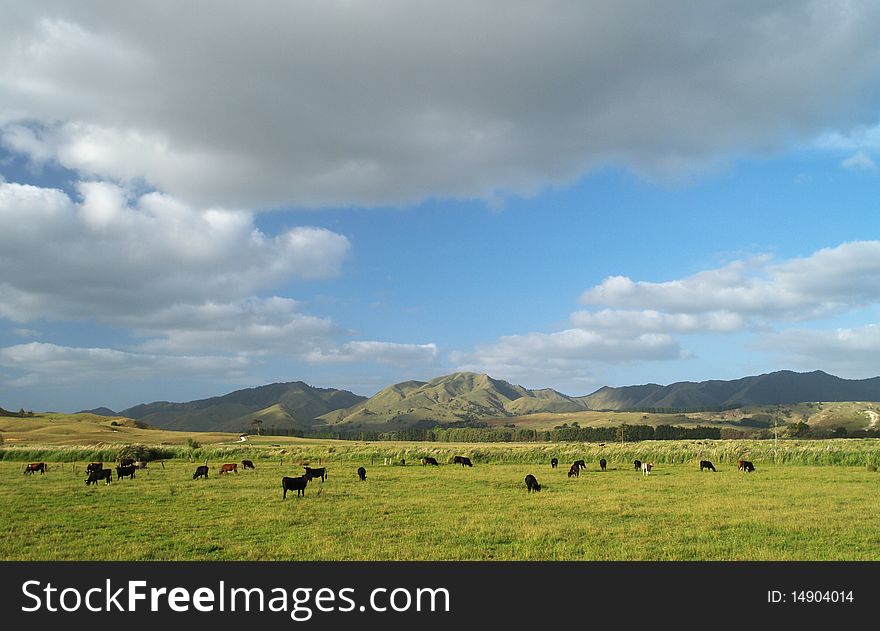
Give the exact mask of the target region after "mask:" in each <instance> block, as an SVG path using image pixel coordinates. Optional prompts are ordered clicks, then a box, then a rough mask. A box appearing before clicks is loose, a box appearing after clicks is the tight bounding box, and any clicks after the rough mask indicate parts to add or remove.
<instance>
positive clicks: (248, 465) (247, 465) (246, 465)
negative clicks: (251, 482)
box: [241, 460, 256, 469]
mask: <svg viewBox="0 0 880 631" xmlns="http://www.w3.org/2000/svg"><path fill="white" fill-rule="evenodd" d="M241 466H242V467H244V468H245V469H256V467H255V466H254V463H253V462H251V461H250V460H242V461H241Z"/></svg>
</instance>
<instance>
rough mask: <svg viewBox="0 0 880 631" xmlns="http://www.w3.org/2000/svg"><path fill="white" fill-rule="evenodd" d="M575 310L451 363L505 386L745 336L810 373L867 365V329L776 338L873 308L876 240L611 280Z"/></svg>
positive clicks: (870, 331)
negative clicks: (498, 378) (559, 324)
mask: <svg viewBox="0 0 880 631" xmlns="http://www.w3.org/2000/svg"><path fill="white" fill-rule="evenodd" d="M581 302H582V303H583V304H585V305H587V306H590V307H599V308H596V309H594V310H590V309H584V310H580V311H576V312H574V313H572V314H571V316H570V321H571V324H572V325H573V326H574V328H569V329H566V330H563V331H558V332H551V333H543V332H532V333H527V334H523V335H510V336H506V337H502V338H500V339H499V340H497V341H496V342H492V343H488V344H482V345H478V346H477V347H476V348H475V349H474V350H473V351H471V352H457V353H453V354H452V356H451V359H452V361H453V363H455V364H456V365H457V366H458V368H459V369H461V370H487V371H493V374H497V375H502V376H508V377H511V378H514V377H516V376H530V375H531V376H534V375H536V374H540V375H544V376H545V377H547V378H556V379H563V378H565V377H566V375H569V376H570V375H580V376H583V377H587V378H588V377H589V376H590V375H591V374H593V372H595V370H596V369H598V368H599V367H601V366H603V365H613V364H619V363H627V362H642V361H664V360H676V359H686V358H690V357H692V356H693V355H692V353H690V352H689V351H688V350H687V349H686V348H685V346H684V345H683V343H682V342H681V339H682V336H686V335H720V334H734V333H738V332H743V331H745V332H749V333H752V334H755V333H757V334H758V335H759V337H760V339H762V340H764V343H762V344H761V345H759V347H760V348H761V349H763V350H774V351H776V352H779V353H782V354H784V355H786V356H787V357H790V358H795V359H797V365H798V366H803V367H810V368H811V369H812V368H815V367H816V366H821V365H822V364H821V362H820V358H824V360H826V361H827V362H828V363H827V366H828V367H831V366H837V365H840V366H841V370H843V358H844V357H845V356H847V354H848V353H850V351H852V352H853V354H852V357H854V358H855V359H854V361H856V362H862V363H860V364H859V365H861V366H868V365H870V361H871V359H869V358H870V357H871V354H872V353H873V352H874V350H875V346H876V345H875V344H874V342H875V341H876V339H878V333H877V330H878V329H876V328H875V327H873V326H870V327H867V328H863V329H853V330H849V329H841V330H837V331H823V330H805V331H794V330H792V331H786V332H782V333H780V332H778V331H777V330H776V329H777V328H778V327H779V325H780V324H788V323H791V322H803V321H810V320H812V321H817V320H821V319H823V318H828V317H831V316H835V315H840V314H846V313H850V312H853V311H855V310H857V309H861V308H865V307H869V306H872V305H876V304H878V303H880V241H855V242H851V243H844V244H841V245H839V246H836V247H832V248H824V249H821V250H818V251H816V252H814V253H812V254H810V255H809V256H806V257H799V258H792V259H789V260H785V261H781V262H776V261H774V259H773V258H772V257H770V256H766V255H762V256H755V257H752V258H750V259H746V260H741V261H734V262H731V263H729V264H727V265H725V266H723V267H720V268H717V269H710V270H705V271H702V272H699V273H697V274H693V275H691V276H688V277H685V278H681V279H674V280H670V281H664V282H649V281H637V280H632V279H630V278H628V277H625V276H612V277H609V278H606V279H605V280H604V281H602V282H601V283H599V284H598V285H596V286H594V287H592V288H590V289H588V290H587V291H585V292H584V293H583V294H582V295H581ZM860 345H861V346H860ZM859 358H861V359H859ZM838 362H839V364H838ZM874 365H875V367H874V368H871V369H870V370H873V371H876V359H875V358H874ZM851 370H852V369H849V370H847V371H844V372H847V373H849V372H851ZM841 374H843V372H842V373H841Z"/></svg>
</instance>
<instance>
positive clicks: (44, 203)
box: [0, 182, 350, 327]
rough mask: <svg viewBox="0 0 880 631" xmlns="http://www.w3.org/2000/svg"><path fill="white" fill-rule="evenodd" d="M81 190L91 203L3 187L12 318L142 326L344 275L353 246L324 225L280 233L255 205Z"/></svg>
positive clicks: (4, 306) (3, 286) (1, 236)
mask: <svg viewBox="0 0 880 631" xmlns="http://www.w3.org/2000/svg"><path fill="white" fill-rule="evenodd" d="M77 188H78V191H79V193H80V195H81V197H82V199H81V200H79V201H77V200H73V199H71V198H70V197H68V196H67V195H66V194H65V193H64V192H62V191H60V190H56V189H46V188H39V187H35V186H28V185H20V184H15V183H3V182H0V270H2V271H0V291H2V292H3V295H4V300H3V301H2V303H0V316H3V317H6V318H9V319H12V320H15V321H26V320H29V319H33V318H36V317H45V318H58V319H64V318H85V317H95V318H96V319H97V320H99V321H102V322H105V323H110V324H114V323H123V322H124V323H126V324H128V325H130V326H135V327H136V326H137V321H138V320H139V319H143V321H144V322H147V321H149V320H150V319H151V318H155V317H158V316H157V315H156V314H159V313H162V312H163V310H168V309H171V308H173V307H174V306H175V305H181V304H185V305H202V304H203V303H210V302H218V301H224V302H233V301H235V300H242V299H245V298H248V297H250V296H253V295H254V294H255V293H258V292H260V291H262V290H265V289H269V288H272V287H274V286H276V285H278V284H279V283H281V282H286V281H289V280H295V279H315V278H330V277H333V276H336V275H338V274H339V272H340V267H341V264H342V262H343V260H344V259H345V257H346V256H347V254H348V251H349V249H350V244H349V241H348V239H347V238H346V237H344V236H342V235H340V234H337V233H335V232H331V231H329V230H326V229H324V228H316V227H297V228H293V229H290V230H288V231H286V232H283V233H281V234H278V235H275V236H270V235H266V234H264V233H262V232H261V231H259V230H258V229H257V228H256V227H255V225H254V221H253V217H252V215H251V214H249V213H246V212H236V211H231V210H225V209H221V208H206V209H200V208H193V207H191V206H189V205H187V204H184V203H183V202H181V201H180V200H178V199H176V198H174V197H171V196H169V195H166V194H160V193H148V194H145V195H141V196H139V197H132V196H131V195H130V194H129V193H128V192H127V191H126V190H125V189H123V188H121V187H119V186H116V185H113V184H108V183H106V182H81V183H79V184H78V185H77Z"/></svg>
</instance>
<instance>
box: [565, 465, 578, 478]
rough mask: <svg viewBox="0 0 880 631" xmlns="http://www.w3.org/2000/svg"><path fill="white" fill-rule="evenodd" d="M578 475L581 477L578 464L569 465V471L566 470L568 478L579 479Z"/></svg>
mask: <svg viewBox="0 0 880 631" xmlns="http://www.w3.org/2000/svg"><path fill="white" fill-rule="evenodd" d="M580 475H581V468H580V467H579V466H578V464H577V463H574V464H573V465H571V469H569V470H568V477H571V476H575V477H580Z"/></svg>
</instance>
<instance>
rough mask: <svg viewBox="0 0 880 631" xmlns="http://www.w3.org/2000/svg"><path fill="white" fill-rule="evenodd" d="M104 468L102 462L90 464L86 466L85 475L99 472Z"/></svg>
mask: <svg viewBox="0 0 880 631" xmlns="http://www.w3.org/2000/svg"><path fill="white" fill-rule="evenodd" d="M103 468H104V463H103V462H90V463H89V464H87V465H86V473H91V472H92V471H100V470H101V469H103Z"/></svg>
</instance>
